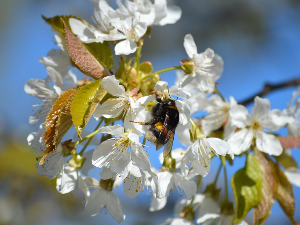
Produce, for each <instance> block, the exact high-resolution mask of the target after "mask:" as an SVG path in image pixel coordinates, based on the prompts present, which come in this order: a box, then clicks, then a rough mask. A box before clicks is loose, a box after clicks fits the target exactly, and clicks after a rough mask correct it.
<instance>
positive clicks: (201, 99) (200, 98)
mask: <svg viewBox="0 0 300 225" xmlns="http://www.w3.org/2000/svg"><path fill="white" fill-rule="evenodd" d="M184 102H186V103H187V104H188V105H189V107H190V113H191V115H193V114H194V113H196V112H198V111H199V110H204V108H205V106H206V104H205V103H206V94H204V93H203V92H197V93H193V95H192V97H191V98H189V99H187V100H185V101H184Z"/></svg>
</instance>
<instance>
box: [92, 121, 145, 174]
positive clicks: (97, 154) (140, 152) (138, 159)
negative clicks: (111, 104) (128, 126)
mask: <svg viewBox="0 0 300 225" xmlns="http://www.w3.org/2000/svg"><path fill="white" fill-rule="evenodd" d="M99 133H108V134H111V135H115V136H116V138H111V139H108V140H106V141H104V142H102V143H101V144H100V145H99V146H98V147H97V148H96V149H95V150H94V153H93V156H92V163H93V165H94V166H96V167H100V168H102V167H108V166H109V167H110V168H111V170H112V171H113V172H115V173H117V174H120V175H122V176H123V177H126V176H127V174H128V172H129V171H130V169H131V167H132V166H133V162H134V163H135V165H137V166H138V167H139V168H141V169H142V170H143V171H147V170H150V166H149V165H148V164H149V156H148V154H147V153H146V152H145V150H144V148H143V146H142V145H141V144H140V143H139V136H138V135H137V134H135V133H132V132H130V131H127V132H126V133H124V128H123V127H122V126H121V125H114V126H108V127H102V128H101V129H100V130H99ZM129 149H131V150H132V156H131V153H130V152H129Z"/></svg>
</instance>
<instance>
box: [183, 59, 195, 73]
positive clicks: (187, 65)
mask: <svg viewBox="0 0 300 225" xmlns="http://www.w3.org/2000/svg"><path fill="white" fill-rule="evenodd" d="M180 62H181V68H182V70H183V72H184V73H185V74H191V73H194V71H195V63H194V61H193V60H192V59H184V60H181V61H180Z"/></svg>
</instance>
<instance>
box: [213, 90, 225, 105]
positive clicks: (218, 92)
mask: <svg viewBox="0 0 300 225" xmlns="http://www.w3.org/2000/svg"><path fill="white" fill-rule="evenodd" d="M215 93H217V94H218V95H219V96H220V97H221V99H222V100H223V101H224V102H225V98H224V96H223V95H222V94H221V92H220V91H219V90H218V89H217V88H215Z"/></svg>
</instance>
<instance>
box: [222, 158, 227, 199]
mask: <svg viewBox="0 0 300 225" xmlns="http://www.w3.org/2000/svg"><path fill="white" fill-rule="evenodd" d="M222 165H223V168H224V169H223V171H224V186H225V201H228V187H227V186H228V185H227V172H226V158H225V156H222Z"/></svg>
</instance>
